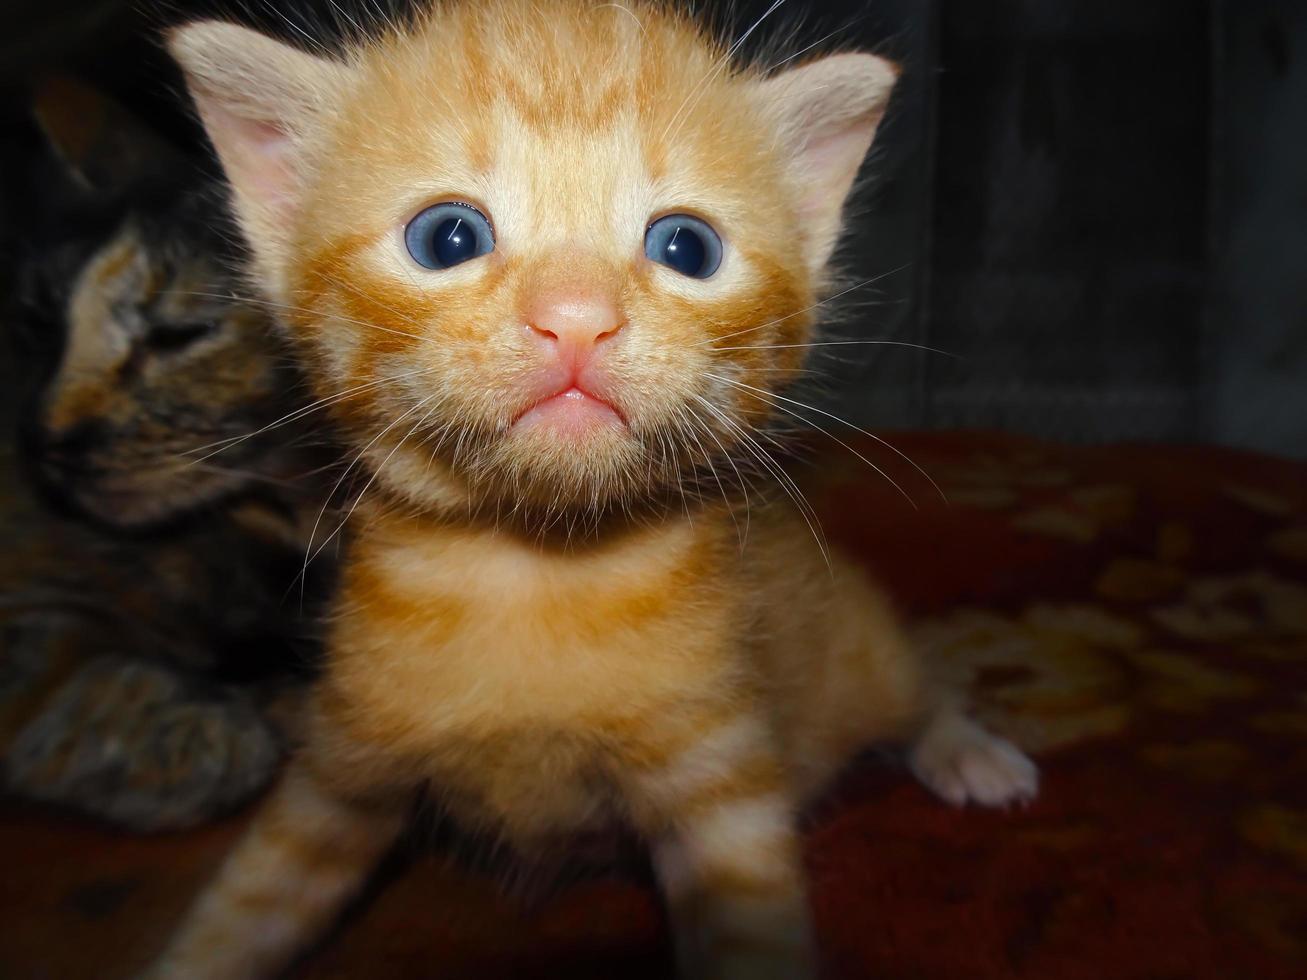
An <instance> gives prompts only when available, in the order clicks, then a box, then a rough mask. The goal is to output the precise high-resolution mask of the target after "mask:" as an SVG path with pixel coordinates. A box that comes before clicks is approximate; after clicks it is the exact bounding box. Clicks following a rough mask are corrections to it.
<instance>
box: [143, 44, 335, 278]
mask: <svg viewBox="0 0 1307 980" xmlns="http://www.w3.org/2000/svg"><path fill="white" fill-rule="evenodd" d="M168 50H169V52H170V53H171V54H172V56H173V57H174V58H175V59H176V60H177V63H178V64H179V65H181V68H182V72H183V73H184V74H185V76H186V85H187V88H188V89H189V90H190V93H191V98H192V99H193V100H194V101H195V107H196V109H197V110H198V111H199V114H200V119H201V121H202V122H203V123H204V128H205V130H206V131H207V132H208V134H209V139H210V141H212V143H213V147H214V149H215V150H217V152H218V157H219V159H221V161H222V165H223V169H224V170H225V171H226V173H227V178H228V180H229V181H230V182H231V186H232V190H233V192H234V197H235V200H234V203H235V205H236V211H237V214H238V216H239V218H240V220H241V224H242V225H243V227H244V230H245V232H246V235H247V236H248V237H249V239H250V244H251V245H252V246H253V247H254V250H255V253H256V255H258V256H259V257H260V258H261V259H262V260H263V261H264V262H268V261H271V262H272V263H273V264H274V265H275V264H277V262H278V259H279V256H278V254H277V253H278V252H279V250H280V249H281V248H283V247H284V246H285V244H286V242H285V241H284V234H285V229H286V227H287V224H288V221H287V219H288V218H289V217H290V216H291V213H292V212H293V209H294V208H295V205H296V203H297V200H298V198H299V195H300V191H301V189H302V187H303V181H304V177H305V167H306V162H305V160H304V159H303V149H304V145H305V143H306V141H307V140H309V139H310V138H311V137H312V135H313V133H314V132H315V131H316V127H317V126H318V125H319V124H320V120H321V117H322V114H323V111H324V109H325V108H326V107H327V106H328V105H330V104H331V101H332V97H333V94H334V93H336V92H337V91H338V88H339V86H340V85H341V84H342V83H343V80H344V77H345V73H346V72H347V69H346V68H345V66H344V65H343V64H341V63H340V62H337V61H333V60H331V59H329V58H324V57H319V56H317V55H313V54H309V53H308V52H305V51H302V50H300V49H298V48H294V47H291V46H290V45H288V44H283V43H282V42H280V41H276V40H273V39H272V38H270V37H267V36H265V35H263V34H260V33H258V32H257V31H254V30H250V29H249V28H246V27H241V26H239V25H236V24H228V23H223V22H220V21H199V22H197V23H193V24H188V25H186V26H185V27H180V28H177V29H176V30H174V31H172V33H171V34H170V35H169V36H168Z"/></svg>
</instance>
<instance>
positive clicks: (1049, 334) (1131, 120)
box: [0, 0, 1307, 456]
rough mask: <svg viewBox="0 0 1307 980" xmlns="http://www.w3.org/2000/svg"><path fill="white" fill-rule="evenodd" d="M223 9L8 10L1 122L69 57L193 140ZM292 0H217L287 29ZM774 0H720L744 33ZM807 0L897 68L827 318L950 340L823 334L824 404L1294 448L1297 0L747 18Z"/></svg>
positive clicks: (28, 5)
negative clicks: (192, 57) (185, 100)
mask: <svg viewBox="0 0 1307 980" xmlns="http://www.w3.org/2000/svg"><path fill="white" fill-rule="evenodd" d="M214 6H215V5H214V4H211V3H194V2H191V3H187V2H176V3H169V4H166V5H164V4H149V3H146V4H137V5H132V4H126V3H120V2H113V0H89V2H72V0H50V2H45V3H35V2H24V3H17V4H15V3H11V4H8V7H9V10H8V11H7V16H6V17H5V18H4V23H5V24H6V32H5V36H4V37H3V38H0V73H2V75H3V78H2V79H0V84H3V86H4V91H5V93H6V94H5V98H4V106H5V110H4V111H5V116H4V119H3V120H0V123H2V124H3V127H4V133H0V136H3V137H4V138H5V139H6V141H7V142H8V143H10V144H11V145H13V144H14V143H15V142H16V141H17V139H18V137H19V136H20V135H21V134H22V131H23V125H24V123H23V121H22V119H21V116H22V108H21V107H22V101H23V99H22V84H23V80H24V79H26V78H28V77H30V76H31V75H32V74H33V73H36V72H40V71H45V70H51V69H54V68H60V67H70V68H73V69H74V70H76V71H77V72H79V73H80V74H82V75H83V76H84V77H86V78H88V79H89V80H92V81H94V82H96V83H98V84H100V85H102V86H104V87H106V88H108V89H110V90H111V91H114V92H115V93H117V94H118V95H119V96H120V97H121V98H122V99H123V100H124V101H126V102H127V103H128V104H129V105H131V106H133V107H135V108H137V109H139V110H140V111H141V112H143V113H144V114H145V115H147V116H148V117H149V118H151V119H152V120H153V121H154V122H155V124H156V125H157V126H159V127H160V128H162V129H164V130H166V131H167V132H169V133H170V134H171V135H173V136H174V137H175V138H177V139H180V140H192V141H194V140H196V139H197V134H196V133H195V131H194V129H193V127H191V126H190V125H189V123H188V121H187V120H186V118H185V116H184V115H183V114H182V113H180V112H179V111H178V110H177V108H176V90H177V82H176V79H175V77H174V76H170V75H169V74H168V72H167V68H166V66H165V65H164V64H163V62H162V59H161V58H160V57H159V54H158V51H157V48H156V47H155V46H154V44H153V42H152V41H151V40H150V38H151V37H152V36H153V32H155V31H156V30H157V26H158V24H160V23H162V22H166V21H169V20H176V19H180V18H184V17H185V16H187V15H188V14H190V13H191V12H192V11H202V10H204V9H206V8H207V9H212V8H213V7H214ZM305 6H306V4H305V3H304V2H297V3H295V4H276V5H270V4H263V3H261V0H252V2H251V3H249V4H247V5H246V9H245V11H244V12H243V13H240V12H239V11H237V10H235V9H233V8H230V7H229V8H228V9H229V10H230V11H231V12H233V13H240V16H242V17H243V18H244V19H246V20H250V19H254V20H256V21H261V22H262V23H264V24H265V25H268V26H272V27H274V29H275V28H276V27H277V26H278V25H279V27H280V31H281V33H282V34H283V35H289V36H293V29H291V28H289V27H288V26H287V24H286V23H285V22H284V20H283V16H282V15H283V14H284V15H286V16H287V17H289V18H290V19H292V20H293V19H297V18H299V17H300V16H301V14H300V13H299V11H300V10H301V8H304V7H305ZM307 6H309V7H311V6H313V5H312V4H307ZM322 6H323V7H324V8H325V7H326V6H327V4H326V3H325V0H324V3H323V4H322ZM350 6H351V7H352V8H354V9H357V6H358V5H357V4H350ZM709 6H710V7H711V6H713V5H711V4H710V5H709ZM719 6H720V5H719ZM767 6H769V4H767V3H753V2H749V3H740V4H736V5H734V6H733V10H732V12H720V11H719V13H720V15H721V16H722V17H724V18H726V19H727V20H728V21H730V22H731V23H732V24H734V25H735V27H736V31H737V33H738V31H739V30H740V29H742V28H744V27H747V26H748V24H749V23H751V22H752V21H753V20H754V19H756V17H757V16H758V14H760V13H761V12H762V11H763V10H765V9H766V7H767ZM800 15H802V20H803V22H804V23H803V24H802V26H801V28H800V29H799V31H798V34H797V36H799V37H802V38H805V39H811V40H816V39H818V38H821V37H822V36H823V35H825V34H827V33H828V32H829V31H832V30H835V29H839V28H842V30H840V31H839V33H838V34H837V35H836V36H835V38H834V39H833V41H834V43H837V44H839V45H860V46H871V47H875V48H876V49H877V50H880V51H882V52H884V53H886V54H887V55H889V56H891V57H893V58H894V59H895V60H897V61H899V62H900V63H901V64H902V65H903V67H904V76H903V81H902V82H901V84H900V88H899V90H898V91H897V92H896V95H895V99H894V104H893V106H892V108H891V113H890V116H889V118H888V120H887V122H886V124H885V126H884V127H883V130H882V133H881V138H880V140H879V142H878V147H879V149H878V151H877V152H876V153H875V155H874V158H873V161H872V163H871V164H870V167H869V170H870V174H871V176H872V178H873V180H872V181H871V183H870V189H869V192H868V194H867V196H866V198H865V200H864V201H863V202H862V203H863V205H864V207H863V208H862V209H860V211H859V215H858V216H857V217H856V218H855V219H854V227H855V233H854V235H853V236H852V239H851V242H850V250H849V266H850V270H851V274H852V276H853V278H854V280H855V281H856V280H862V279H866V278H869V277H872V276H878V277H880V278H878V279H877V281H876V282H875V283H873V284H871V285H869V286H867V287H865V288H863V289H859V290H855V291H854V292H853V293H850V294H849V296H848V300H849V302H850V308H851V310H852V311H853V314H854V315H852V316H850V318H849V319H848V320H847V322H844V323H843V324H842V325H841V326H840V327H839V329H840V330H841V331H842V332H843V333H844V334H846V335H848V336H856V337H860V338H868V339H888V340H894V341H901V342H907V343H916V344H924V345H927V346H930V347H934V348H940V349H943V350H945V351H948V352H950V353H952V354H953V355H956V356H955V357H947V356H943V355H939V354H929V353H925V352H921V351H916V350H912V349H911V348H905V347H891V346H868V347H842V348H827V349H825V350H824V354H825V356H824V357H823V358H822V360H823V362H824V363H823V364H822V367H823V368H825V372H824V373H825V374H826V375H827V376H828V377H829V378H830V379H831V380H830V384H829V386H828V388H827V390H826V391H825V392H824V394H823V395H822V397H824V398H825V399H827V401H825V402H824V404H826V405H828V406H830V407H833V408H835V409H836V410H837V411H839V412H840V413H842V414H845V415H847V416H848V417H849V418H850V419H852V420H853V421H856V422H859V423H862V424H869V425H876V426H882V427H891V428H957V427H968V428H975V427H980V428H1003V429H1011V430H1017V431H1025V432H1031V433H1035V434H1038V435H1042V436H1047V437H1052V438H1058V439H1064V440H1071V441H1116V440H1162V441H1180V442H1218V443H1225V444H1232V445H1240V446H1247V447H1253V448H1259V449H1266V450H1270V451H1273V452H1277V453H1281V454H1287V455H1294V456H1304V455H1307V330H1305V329H1304V320H1305V319H1307V261H1305V260H1307V126H1305V125H1304V123H1307V67H1305V63H1304V49H1307V3H1300V2H1293V0H1240V2H1235V0H1141V2H1134V3H1128V4H1126V3H1104V2H1101V0H871V2H865V3H864V2H857V3H847V2H841V3H822V4H820V5H817V4H813V3H807V4H804V3H802V2H799V0H790V2H789V3H787V4H786V5H784V6H783V7H782V8H781V9H780V10H778V11H777V13H776V14H775V15H774V17H773V18H772V20H773V21H774V25H770V24H769V25H767V26H768V28H769V30H764V31H759V34H758V36H759V37H763V36H764V35H769V36H772V37H774V36H776V35H777V34H780V35H782V36H785V35H788V34H790V33H791V32H792V30H793V25H794V22H795V20H796V18H798V17H800ZM5 183H6V192H7V193H6V195H5V197H6V205H5V209H6V211H7V212H8V213H7V214H6V215H5V217H6V219H7V220H6V222H5V224H6V228H7V230H8V231H9V233H10V234H11V235H12V234H14V233H15V232H16V231H19V232H21V227H22V217H23V214H22V188H21V177H15V175H14V173H13V172H12V170H10V171H9V172H7V173H6V175H5ZM15 192H17V196H15Z"/></svg>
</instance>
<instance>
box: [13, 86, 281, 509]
mask: <svg viewBox="0 0 1307 980" xmlns="http://www.w3.org/2000/svg"><path fill="white" fill-rule="evenodd" d="M60 91H61V92H62V91H66V86H62V85H61V86H60ZM92 96H93V93H89V92H81V99H82V101H83V102H86V100H88V99H92ZM97 98H102V97H97ZM46 104H48V103H46V102H42V101H38V113H40V110H41V109H42V108H43V106H44V105H46ZM95 104H97V105H98V104H100V103H99V102H98V101H96V102H95ZM110 105H111V108H112V104H110ZM115 112H116V109H115ZM40 118H41V122H42V124H43V128H44V129H45V131H46V133H47V136H48V137H49V138H50V140H51V142H52V144H53V147H54V149H56V150H57V151H58V155H59V158H60V159H61V160H62V161H63V163H64V164H65V166H66V167H67V168H68V171H69V173H70V174H71V176H72V177H73V178H74V179H75V180H76V181H78V182H80V183H82V184H83V192H84V194H85V197H86V198H87V200H86V204H85V206H84V208H81V209H78V208H72V209H71V210H70V211H69V212H68V213H67V214H65V215H62V216H61V219H60V220H64V221H67V222H68V224H69V225H70V228H71V226H72V225H73V224H75V220H74V219H75V218H76V217H77V215H76V212H78V211H85V212H97V213H98V217H99V218H100V219H101V220H100V221H98V222H89V223H84V224H81V225H78V226H77V228H76V229H75V230H70V233H69V235H68V236H67V237H66V239H65V240H63V241H60V242H58V243H51V244H50V245H49V247H48V248H47V249H46V250H45V252H44V254H42V256H41V262H40V263H39V264H35V265H34V267H33V269H32V270H31V271H30V273H29V276H28V279H29V282H28V286H29V290H30V295H29V297H28V299H29V305H28V312H29V315H30V316H31V317H32V318H34V319H42V320H45V321H47V322H46V328H47V329H49V330H52V331H58V332H60V333H61V334H62V353H61V355H60V357H59V360H58V364H57V367H56V368H55V369H54V371H53V375H52V377H51V378H50V379H49V380H48V381H47V383H46V384H45V385H44V386H43V388H42V389H41V392H40V395H39V398H38V399H37V402H36V404H35V406H34V407H33V410H32V411H31V412H30V418H29V419H28V422H27V430H28V431H27V435H28V439H29V446H30V448H31V450H32V454H33V458H34V462H35V464H36V466H37V469H38V472H39V474H40V476H41V478H42V482H43V483H44V484H45V485H46V486H47V487H48V488H49V489H51V490H53V491H54V492H56V493H57V494H58V495H59V496H61V497H63V498H64V499H66V500H68V501H70V502H71V503H73V504H74V505H75V506H76V507H77V508H78V509H80V510H82V511H84V512H86V513H88V514H90V515H91V516H93V517H96V518H98V519H100V520H102V521H105V522H107V523H110V524H114V525H120V526H135V525H140V524H145V523H151V522H154V521H158V520H162V519H167V518H171V517H174V516H176V515H178V514H180V513H183V512H185V511H188V510H191V509H193V508H195V507H197V506H200V505H203V504H207V503H210V502H212V501H214V500H215V499H217V498H219V497H221V496H224V495H226V494H229V493H231V492H233V491H235V490H239V489H243V488H244V487H246V486H247V485H248V483H249V479H250V475H251V471H256V470H259V469H260V468H261V460H260V458H259V457H260V455H261V454H266V453H268V452H269V448H270V447H269V443H268V441H267V440H263V441H260V440H249V441H247V442H243V443H240V444H237V445H234V446H233V447H232V448H231V449H230V450H228V451H225V452H223V453H222V454H220V455H218V456H215V457H214V458H213V459H212V460H209V461H205V462H199V463H197V462H196V460H197V455H196V453H195V452H194V451H195V450H196V449H197V448H198V447H200V446H203V445H206V444H212V443H216V442H218V441H220V440H223V439H228V438H233V437H237V436H242V435H244V434H246V433H249V432H251V431H253V430H255V429H257V428H259V427H260V425H263V424H265V423H267V422H269V421H271V420H272V419H273V418H275V417H276V416H275V415H274V414H273V413H274V412H277V411H278V409H279V408H280V406H281V404H282V403H283V401H285V388H286V386H287V384H288V377H287V372H286V369H285V368H284V367H283V366H282V365H283V363H284V360H285V358H284V356H283V354H282V352H281V350H280V346H279V344H278V342H277V341H276V340H275V338H274V337H273V335H272V331H271V329H270V323H269V319H268V317H267V316H265V315H264V314H263V313H262V312H261V310H260V309H259V308H258V307H257V306H253V305H250V304H248V303H244V302H240V301H237V300H235V299H233V298H232V296H233V290H234V287H235V286H236V285H237V283H236V281H235V274H234V271H233V268H232V260H233V258H234V256H233V255H232V250H231V247H230V245H229V244H228V243H227V242H226V241H224V237H223V234H222V232H221V221H215V211H216V212H218V213H219V214H220V207H219V206H218V204H217V202H216V201H215V195H213V194H212V193H206V192H205V189H204V187H203V186H202V184H201V185H199V186H197V184H196V181H195V179H194V178H193V177H191V176H189V169H188V164H187V162H186V161H184V160H183V159H182V158H181V156H180V154H178V155H176V156H175V157H170V158H169V159H170V160H171V161H172V163H171V165H170V166H168V167H167V168H166V170H167V172H166V173H165V174H160V173H159V172H158V170H156V169H155V168H156V167H157V166H161V162H160V159H159V156H158V155H157V154H155V155H149V159H150V163H151V165H150V166H148V167H146V166H144V165H143V164H144V159H145V158H144V157H142V158H141V159H139V160H138V159H136V158H135V157H134V156H133V157H131V158H128V157H124V158H122V159H121V161H120V162H122V163H123V164H124V166H123V169H122V170H120V171H117V172H116V173H115V174H114V175H113V177H112V178H111V177H110V176H109V174H108V172H107V170H106V169H105V166H106V160H108V159H112V157H113V154H112V153H111V152H108V151H107V150H106V146H112V145H118V144H119V143H123V142H126V143H129V144H130V150H131V153H132V154H137V153H139V151H140V148H141V146H142V145H143V144H144V143H145V142H147V141H148V140H149V139H150V138H151V137H150V136H149V135H148V134H146V133H144V132H143V131H142V130H141V129H140V128H139V127H138V126H137V125H136V124H135V123H128V122H124V121H123V120H121V119H119V118H118V117H117V116H116V115H114V114H112V113H111V119H110V121H109V123H108V125H109V127H110V128H111V130H112V132H111V133H110V132H106V125H105V120H104V119H103V118H101V119H100V120H99V122H97V123H96V124H95V125H94V126H92V125H91V124H90V122H89V121H88V120H87V119H86V118H83V119H82V120H81V121H80V122H81V125H80V128H78V129H77V132H76V136H77V138H74V136H75V134H74V131H73V129H71V128H70V127H71V126H72V121H71V120H68V119H62V120H51V118H50V117H49V116H48V115H41V116H40ZM90 129H94V130H95V134H94V138H88V136H87V133H88V131H89V130H90ZM110 136H112V137H113V138H112V139H110ZM78 147H96V148H98V150H97V151H96V152H93V153H91V154H90V156H89V157H82V156H81V155H80V154H76V155H75V154H74V151H75V149H76V148H78ZM126 152H128V151H127V150H126V149H125V150H124V153H126ZM83 159H87V161H88V162H91V161H94V162H97V163H98V165H99V167H100V169H99V170H98V171H94V172H91V171H86V170H83V169H82V168H81V166H80V164H81V162H82V160H83ZM88 173H93V177H88V176H87V174H88ZM129 173H131V174H132V175H134V176H135V177H136V178H142V177H144V176H145V175H146V174H150V175H152V177H151V180H150V182H149V185H148V186H143V185H142V183H141V182H140V180H139V179H138V180H135V181H129V180H126V177H127V175H128V174H129Z"/></svg>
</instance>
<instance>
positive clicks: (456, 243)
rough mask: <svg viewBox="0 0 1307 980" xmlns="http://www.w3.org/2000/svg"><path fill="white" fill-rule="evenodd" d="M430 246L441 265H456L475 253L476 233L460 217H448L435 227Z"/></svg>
mask: <svg viewBox="0 0 1307 980" xmlns="http://www.w3.org/2000/svg"><path fill="white" fill-rule="evenodd" d="M432 247H433V249H434V250H435V254H436V258H438V259H440V264H441V265H444V266H451V265H458V264H459V263H460V262H466V261H467V260H468V259H470V258H472V257H473V256H474V255H475V254H476V247H477V239H476V234H475V233H474V232H473V231H472V229H470V228H468V227H467V224H466V222H464V221H463V219H462V218H450V219H448V220H446V221H442V222H441V223H440V225H439V226H438V227H437V228H436V234H435V240H434V241H433V242H432Z"/></svg>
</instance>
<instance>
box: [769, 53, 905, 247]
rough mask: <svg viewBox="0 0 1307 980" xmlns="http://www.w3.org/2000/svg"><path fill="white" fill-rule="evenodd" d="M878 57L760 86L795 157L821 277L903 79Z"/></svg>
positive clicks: (828, 62) (837, 58) (855, 57)
mask: <svg viewBox="0 0 1307 980" xmlns="http://www.w3.org/2000/svg"><path fill="white" fill-rule="evenodd" d="M898 74H899V73H898V68H897V67H896V66H895V65H893V64H892V63H891V62H888V61H886V60H885V59H884V58H879V57H877V56H876V55H872V54H860V53H859V54H854V53H849V54H836V55H830V56H829V57H826V58H822V59H820V60H818V61H814V62H811V63H809V64H806V65H803V66H802V67H799V68H794V69H791V70H789V71H785V72H782V73H781V74H779V75H774V76H772V77H771V78H768V79H765V80H764V81H762V82H760V83H759V84H758V89H759V95H760V99H761V104H762V108H763V111H764V113H766V114H767V115H768V116H769V117H770V119H771V120H772V122H773V125H774V126H775V127H776V130H777V134H778V137H779V139H780V144H779V145H780V146H781V148H782V150H783V152H785V153H786V154H787V155H788V157H789V158H790V166H791V167H792V168H793V170H794V174H795V177H796V186H798V188H799V189H800V200H799V210H800V213H801V215H802V217H803V219H804V221H805V222H806V225H807V229H808V231H809V233H810V236H811V238H810V241H811V243H812V248H811V250H810V254H809V256H808V258H809V264H810V266H811V268H812V269H813V271H814V272H819V271H820V270H821V269H822V268H824V267H825V265H826V263H827V262H828V261H829V260H830V256H831V253H832V252H833V251H834V249H835V245H836V242H837V241H838V239H839V234H840V222H841V215H842V213H843V210H844V201H845V199H846V198H847V197H848V196H849V191H850V189H851V188H852V187H853V181H854V178H855V177H857V175H858V168H859V167H860V166H861V164H862V160H863V158H864V157H865V156H866V155H867V151H868V149H870V148H871V141H872V138H873V137H874V136H875V135H876V127H877V126H879V125H880V121H881V118H882V117H883V116H884V114H885V106H886V105H887V104H888V102H889V96H890V91H891V90H892V89H893V88H894V82H895V81H896V80H897V79H898Z"/></svg>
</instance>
